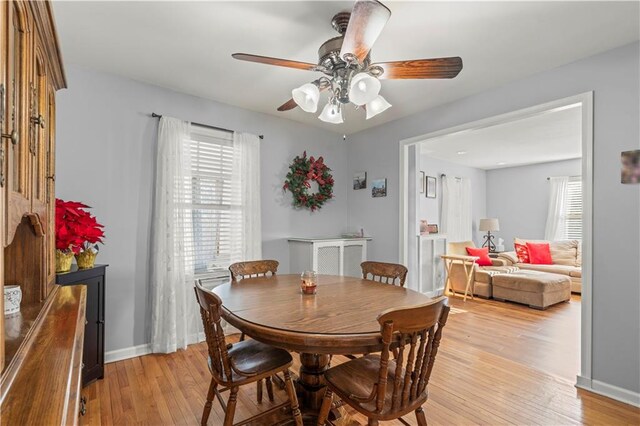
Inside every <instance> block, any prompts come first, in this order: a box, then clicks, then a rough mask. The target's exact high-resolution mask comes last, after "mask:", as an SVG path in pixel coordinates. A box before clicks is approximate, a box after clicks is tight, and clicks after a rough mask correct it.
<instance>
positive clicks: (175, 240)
mask: <svg viewBox="0 0 640 426" xmlns="http://www.w3.org/2000/svg"><path fill="white" fill-rule="evenodd" d="M189 137H190V124H189V122H186V121H181V120H178V119H175V118H171V117H165V116H163V117H162V118H161V119H160V123H159V126H158V152H157V160H156V186H155V189H156V190H155V202H154V209H153V219H152V237H151V238H152V242H151V283H150V287H151V348H152V351H153V352H163V353H168V352H175V351H176V350H177V349H179V348H186V347H187V344H188V343H191V340H192V339H193V335H194V334H195V335H197V333H198V321H199V312H198V309H197V307H196V303H195V298H194V293H193V282H194V281H193V279H194V278H193V270H194V264H193V263H194V262H193V258H192V257H191V256H190V252H189V251H187V250H185V242H186V241H190V240H192V239H193V234H192V229H193V227H192V226H191V225H190V224H191V211H190V210H189V209H187V208H185V207H184V206H185V205H188V204H189V203H190V201H191V190H190V187H191V177H190V171H191V166H190V164H191V162H190V155H189V150H188V149H187V146H188V145H187V144H186V143H185V140H188V139H189Z"/></svg>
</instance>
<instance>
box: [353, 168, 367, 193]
mask: <svg viewBox="0 0 640 426" xmlns="http://www.w3.org/2000/svg"><path fill="white" fill-rule="evenodd" d="M366 187H367V172H355V173H354V174H353V189H365V188H366Z"/></svg>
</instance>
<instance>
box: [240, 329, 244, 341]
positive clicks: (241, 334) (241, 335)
mask: <svg viewBox="0 0 640 426" xmlns="http://www.w3.org/2000/svg"><path fill="white" fill-rule="evenodd" d="M240 341H241V342H242V341H244V331H243V332H241V333H240Z"/></svg>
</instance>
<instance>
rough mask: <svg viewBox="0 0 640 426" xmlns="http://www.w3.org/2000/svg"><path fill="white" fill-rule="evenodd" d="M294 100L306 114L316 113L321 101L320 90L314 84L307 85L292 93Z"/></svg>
mask: <svg viewBox="0 0 640 426" xmlns="http://www.w3.org/2000/svg"><path fill="white" fill-rule="evenodd" d="M291 96H292V97H293V100H294V101H295V102H296V104H298V106H299V107H300V108H302V109H303V110H304V111H306V112H316V111H317V110H318V101H319V100H320V90H319V89H318V86H316V85H315V84H313V83H306V84H303V85H302V86H300V87H298V88H297V89H293V90H292V91H291Z"/></svg>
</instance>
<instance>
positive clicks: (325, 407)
mask: <svg viewBox="0 0 640 426" xmlns="http://www.w3.org/2000/svg"><path fill="white" fill-rule="evenodd" d="M332 400H333V392H332V391H331V389H329V388H327V390H326V391H325V392H324V398H322V405H321V406H320V412H319V413H318V426H324V423H325V422H326V421H327V417H329V410H331V402H332Z"/></svg>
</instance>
